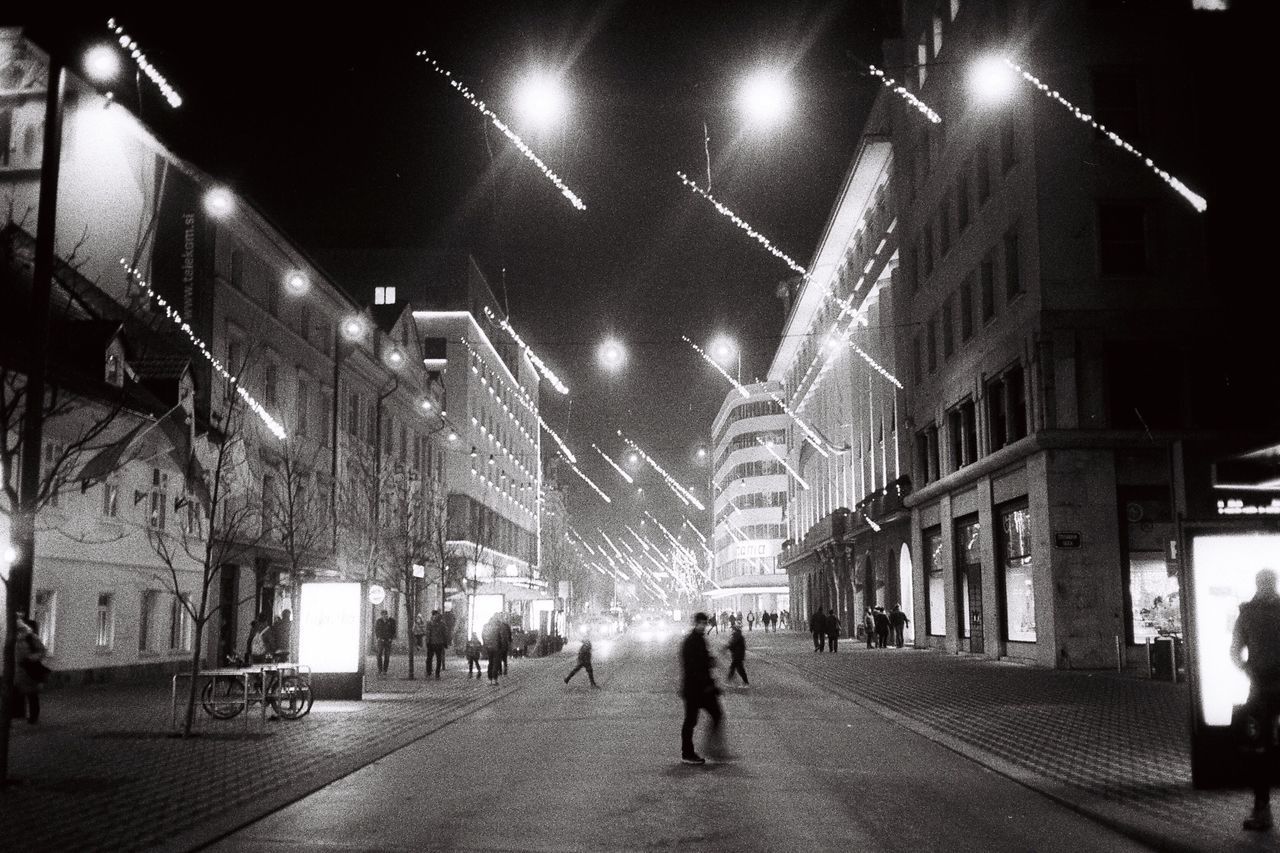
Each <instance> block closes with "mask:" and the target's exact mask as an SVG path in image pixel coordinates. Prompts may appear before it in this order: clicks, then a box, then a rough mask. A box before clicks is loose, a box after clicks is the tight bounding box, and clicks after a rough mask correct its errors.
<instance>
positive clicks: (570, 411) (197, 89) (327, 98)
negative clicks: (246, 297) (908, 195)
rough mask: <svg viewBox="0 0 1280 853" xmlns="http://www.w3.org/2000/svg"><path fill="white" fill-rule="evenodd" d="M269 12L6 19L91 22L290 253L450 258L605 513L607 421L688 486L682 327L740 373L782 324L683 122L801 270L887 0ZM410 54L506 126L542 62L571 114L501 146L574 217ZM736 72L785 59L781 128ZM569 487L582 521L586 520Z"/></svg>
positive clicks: (155, 119)
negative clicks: (697, 185) (754, 119)
mask: <svg viewBox="0 0 1280 853" xmlns="http://www.w3.org/2000/svg"><path fill="white" fill-rule="evenodd" d="M269 5H274V4H266V3H260V4H257V5H236V4H203V5H197V6H190V7H181V6H166V7H164V9H165V11H164V12H163V13H160V12H157V11H148V10H147V7H145V6H138V7H137V8H136V10H135V9H132V8H131V7H130V6H128V5H124V6H121V5H119V4H113V5H111V6H110V7H108V6H107V5H102V6H101V7H98V4H95V3H85V4H76V7H77V8H76V9H75V11H73V12H60V16H59V19H58V20H57V21H56V22H55V23H52V24H51V23H50V22H48V21H41V22H23V21H10V23H29V24H30V25H31V27H32V30H31V32H32V34H33V36H34V37H35V38H36V39H37V41H39V42H40V43H41V44H42V45H44V46H46V47H47V48H49V49H53V50H61V51H67V52H68V55H71V52H72V51H76V50H77V48H79V47H82V46H83V45H85V44H86V43H88V41H89V40H91V39H97V38H100V37H105V36H106V35H107V31H106V26H105V22H106V19H107V17H108V16H109V15H115V16H116V17H117V18H118V19H119V20H120V22H121V23H122V24H123V25H124V27H125V29H126V30H127V31H128V32H129V33H130V34H131V35H133V36H134V37H135V38H136V39H137V40H138V41H139V43H140V44H141V45H142V47H143V50H144V51H145V52H146V53H147V55H148V57H149V58H150V59H151V60H152V62H153V63H154V64H155V65H156V66H157V68H159V69H160V70H161V71H162V72H163V73H164V74H165V75H166V76H167V77H168V78H169V80H170V81H171V83H172V84H173V85H174V86H175V88H176V89H177V90H178V91H179V92H180V93H181V94H182V95H183V97H184V98H185V101H186V103H185V104H184V105H183V107H182V108H181V109H180V110H177V111H171V110H169V109H168V107H167V105H165V104H164V102H163V101H162V100H161V99H160V98H159V96H158V94H157V92H156V90H155V89H154V87H152V86H151V85H150V83H148V82H147V81H145V80H144V81H143V82H142V92H141V100H140V101H139V93H138V92H137V91H136V89H135V88H133V87H132V86H129V87H126V88H123V89H121V90H120V91H119V92H118V97H119V99H120V100H121V102H122V103H125V104H126V105H128V106H129V107H130V108H131V109H133V110H135V111H138V110H139V108H140V111H141V114H142V117H143V119H144V120H145V121H147V122H148V123H149V124H150V125H151V126H152V127H153V128H154V129H155V130H156V131H157V133H158V135H159V136H160V137H161V138H162V139H163V140H164V141H165V142H166V143H167V144H169V145H170V146H171V147H173V148H174V149H175V150H176V151H177V152H178V153H180V154H182V155H183V156H186V157H188V158H189V159H191V160H192V161H194V162H195V163H197V164H198V165H199V166H201V167H202V168H203V169H205V170H206V171H208V172H210V173H211V174H213V175H215V176H217V177H219V178H222V179H224V180H226V181H227V182H228V183H229V184H231V185H232V186H233V187H234V188H235V189H236V190H237V192H239V193H241V194H243V195H245V196H247V197H248V198H250V199H251V200H252V201H253V202H254V203H255V205H256V206H257V207H259V208H260V209H261V210H262V211H263V212H264V213H265V214H266V215H268V216H269V217H270V218H271V219H272V220H274V221H275V222H276V223H277V224H278V225H280V226H281V227H282V228H283V230H284V231H285V232H286V233H287V234H289V235H290V236H291V237H292V239H293V240H294V241H295V242H297V243H298V244H299V245H301V246H302V247H303V248H304V250H309V251H311V252H312V253H317V254H318V253H322V252H323V251H325V250H329V249H335V248H376V247H384V246H385V247H421V248H442V247H451V248H457V249H459V250H464V251H467V252H470V253H471V254H473V255H474V256H475V257H476V259H477V260H478V262H479V263H480V265H481V267H482V268H483V269H484V270H485V271H486V274H487V275H488V277H489V279H490V283H491V284H492V286H493V289H494V291H495V293H496V294H497V296H498V298H499V299H503V298H506V299H507V300H509V305H510V314H511V317H512V321H513V323H514V324H515V326H516V328H517V329H518V330H520V331H521V332H522V334H523V335H524V337H525V338H526V340H528V341H529V342H530V344H531V345H532V346H533V347H534V349H535V350H536V351H537V352H538V353H539V354H541V355H542V356H543V358H544V359H546V361H547V362H548V363H549V364H551V365H552V367H553V368H554V369H555V370H556V371H557V373H558V374H559V375H560V376H561V378H562V379H563V380H564V381H565V382H566V384H568V385H569V387H570V389H571V395H570V399H569V400H566V399H565V398H562V397H560V396H559V395H557V394H555V393H554V391H552V390H551V389H550V388H549V386H547V385H545V384H544V386H543V387H544V393H543V401H544V403H543V412H544V416H545V417H546V418H547V420H548V421H549V422H550V423H551V424H552V425H553V426H554V427H555V428H556V429H557V430H558V431H559V432H560V433H561V435H562V436H563V437H564V438H565V439H566V440H567V441H568V442H569V444H570V446H571V447H573V448H574V450H575V452H576V453H577V455H578V457H579V460H580V461H581V462H583V463H584V465H583V467H584V470H585V471H586V472H587V473H588V475H589V476H591V477H592V478H593V479H594V480H595V481H596V482H597V483H599V484H600V485H601V486H602V487H604V488H605V490H606V491H608V492H610V493H611V494H613V495H614V496H615V499H617V504H616V506H615V507H614V508H611V510H610V512H612V513H615V514H616V517H617V518H618V519H623V518H627V519H628V520H629V516H631V515H632V514H633V513H635V512H636V502H635V500H634V498H632V497H630V496H628V492H626V491H624V490H623V484H622V482H621V480H620V479H619V478H618V477H617V475H616V474H614V473H613V472H612V470H611V469H609V468H608V466H607V465H606V464H605V463H604V462H603V460H601V459H599V457H598V456H596V455H595V454H594V452H593V451H592V450H591V449H590V444H591V442H592V441H596V442H598V443H599V444H600V445H601V446H602V447H604V448H605V450H606V451H607V452H609V453H611V455H614V456H615V457H620V456H621V455H622V453H623V451H622V448H621V445H620V443H619V441H618V439H617V437H616V434H615V430H617V429H619V428H621V429H623V430H624V431H625V432H627V433H628V434H629V435H630V436H632V437H634V438H635V439H636V440H637V441H639V442H640V443H641V445H642V446H643V447H645V448H646V449H647V450H648V451H649V452H650V453H651V454H653V455H654V456H655V457H657V458H658V459H659V461H660V462H662V463H663V464H664V465H666V466H667V467H668V468H669V469H670V470H672V471H673V473H677V476H680V477H681V479H683V480H684V481H685V482H686V483H697V482H704V481H705V471H700V470H699V469H698V468H697V467H696V465H694V464H693V459H694V450H695V448H696V447H697V446H698V445H699V444H700V443H705V442H706V441H707V440H708V437H707V432H708V431H709V428H710V423H711V419H712V418H713V417H714V415H715V412H716V410H717V409H718V408H719V406H720V404H721V402H722V401H723V399H724V395H725V393H726V391H728V390H729V389H728V386H727V385H726V384H725V383H724V381H723V379H721V378H720V377H719V376H718V375H716V374H715V373H713V372H712V371H711V370H710V368H709V367H707V366H706V365H705V364H703V363H702V362H701V361H700V359H699V358H698V357H697V356H696V354H695V353H694V352H693V351H692V350H691V349H690V348H689V347H688V345H687V344H685V343H683V342H682V341H681V340H680V336H681V334H687V335H689V336H690V337H691V338H693V339H695V340H698V341H700V342H704V343H705V341H707V340H708V339H709V338H710V337H711V336H712V334H713V333H715V332H724V333H727V334H730V335H732V336H733V337H735V338H736V339H737V340H738V341H739V342H740V343H741V344H742V350H743V373H744V377H743V378H744V381H745V380H747V379H748V378H749V377H752V376H755V375H760V374H763V373H764V372H765V371H766V370H767V367H768V362H769V358H770V356H771V354H772V351H773V349H774V347H775V345H776V343H777V336H778V334H779V333H780V330H781V324H782V319H783V317H782V306H781V303H780V302H779V300H778V299H777V298H776V296H775V295H774V292H775V288H776V286H777V283H778V282H779V281H780V280H782V279H784V278H786V277H787V276H788V275H789V274H790V273H789V271H788V269H787V268H786V266H785V265H783V264H782V263H781V262H780V261H778V260H777V259H775V258H774V257H772V256H771V255H769V254H768V253H766V252H765V251H764V250H763V249H762V248H760V247H759V246H758V245H756V244H755V243H754V242H752V241H751V240H750V238H748V237H747V236H746V235H745V234H744V233H743V232H742V231H740V230H738V229H737V228H735V227H734V226H733V225H732V224H731V223H730V222H729V221H728V220H727V219H725V218H723V217H721V216H720V215H719V214H718V213H716V212H715V210H714V208H712V207H711V206H710V205H709V204H708V203H707V202H705V201H703V200H701V199H698V198H697V197H695V196H693V195H692V194H691V193H690V192H689V191H688V190H687V189H685V188H684V187H682V186H681V185H680V183H679V180H678V179H677V178H676V175H675V173H676V171H677V170H683V171H686V172H688V173H689V174H690V175H693V176H695V177H696V178H697V179H698V180H699V182H703V181H705V176H706V163H705V159H704V153H703V132H702V131H703V123H704V122H705V123H706V125H707V127H708V130H709V133H710V137H711V158H712V190H713V192H714V193H715V195H716V196H717V197H719V198H720V199H721V200H722V201H723V202H724V203H726V204H728V205H729V206H730V207H732V208H733V209H734V210H736V211H737V212H738V213H739V215H741V216H742V217H743V218H744V219H746V220H747V221H748V222H751V223H752V224H753V225H754V226H755V227H756V228H758V229H759V230H760V231H761V232H763V233H764V234H766V235H768V236H769V237H770V239H772V240H773V241H774V242H775V243H776V244H777V245H778V246H779V247H780V248H782V249H783V250H784V251H785V252H787V253H788V254H790V255H791V256H792V257H794V258H795V259H796V260H797V261H799V262H800V263H802V264H803V263H807V262H808V260H809V256H810V254H811V253H812V252H813V250H814V248H815V246H816V242H817V240H818V239H819V237H820V232H821V229H822V227H823V225H824V224H825V221H826V217H827V214H828V212H829V210H830V207H831V205H832V203H833V202H834V199H835V194H836V191H837V190H838V188H839V184H840V181H841V180H842V178H843V176H844V173H845V171H846V169H847V168H848V164H849V160H850V158H851V156H852V153H853V145H854V143H855V140H856V138H857V135H858V133H859V131H860V129H861V124H862V120H863V117H864V115H865V111H866V109H867V107H868V106H869V104H870V102H871V98H872V96H873V94H874V92H875V86H876V85H877V84H876V83H875V82H873V81H872V80H871V79H870V78H868V77H867V76H866V75H865V74H864V73H863V71H864V70H865V62H867V61H873V62H878V61H879V56H880V42H881V39H883V38H885V37H887V36H889V35H891V34H892V32H891V30H892V28H893V26H894V24H895V15H896V12H895V11H894V3H893V2H892V0H849V2H844V3H804V2H787V3H781V2H767V3H743V2H735V3H696V2H685V3H651V2H643V3H641V2H637V3H630V4H627V3H611V4H586V3H579V4H545V3H532V2H476V3H470V4H464V3H458V4H443V3H430V4H417V5H418V6H419V7H421V8H420V10H418V11H412V12H409V11H404V10H403V9H401V8H399V7H398V6H392V5H390V4H387V5H380V4H368V5H365V6H359V7H357V6H354V5H352V6H348V7H347V11H346V12H345V13H336V14H330V13H326V12H321V11H320V8H321V7H320V5H319V4H306V5H302V4H298V5H297V6H296V8H294V9H293V11H291V12H284V11H279V10H275V9H272V10H270V11H264V10H266V9H267V7H268V6H269ZM154 8H155V7H153V9H154ZM177 9H186V10H189V11H191V12H192V14H189V15H186V16H183V15H180V14H178V13H176V12H175V11H174V10H177ZM418 50H426V51H428V52H429V53H431V54H432V55H433V56H434V57H436V58H438V60H439V61H440V63H441V64H442V65H444V66H445V67H447V68H450V69H452V71H453V72H454V74H455V76H457V77H458V78H459V79H460V80H461V81H462V82H464V83H467V84H468V85H469V86H470V87H471V88H472V89H473V90H475V91H476V92H477V93H478V94H479V95H480V96H481V97H483V98H485V99H486V100H487V101H488V103H489V104H490V106H491V107H492V108H493V109H495V111H497V112H498V113H499V115H501V116H503V117H504V119H506V120H507V121H508V122H509V123H511V124H512V125H513V127H516V129H517V130H520V129H521V128H520V127H519V125H518V122H517V116H516V114H515V112H514V110H513V109H512V108H511V107H510V106H509V103H510V101H509V98H510V92H511V89H512V86H513V85H514V83H515V81H516V80H517V79H519V77H520V76H521V75H522V74H523V73H524V72H525V70H526V69H530V68H550V69H559V70H562V71H563V73H564V77H565V80H566V82H567V83H568V85H569V86H571V88H572V90H573V105H572V111H571V113H570V115H569V116H568V117H567V119H566V120H565V121H564V123H563V126H562V127H560V128H559V129H557V130H555V131H552V132H550V133H545V132H544V133H541V134H539V133H529V134H527V135H525V140H526V142H528V143H529V145H530V146H531V147H532V148H533V149H534V151H536V152H537V153H538V154H539V155H540V156H541V157H542V159H543V160H545V161H546V162H547V164H548V165H549V166H550V167H551V168H552V169H554V170H555V171H556V172H557V173H558V174H559V175H560V176H561V177H562V178H563V179H564V180H565V182H566V183H567V184H568V185H569V187H570V188H571V189H573V190H574V191H575V192H576V193H577V194H578V195H579V196H581V197H582V199H583V200H584V201H585V202H586V204H587V210H586V211H585V212H579V211H577V210H575V209H573V208H572V207H571V206H570V204H569V203H568V202H567V201H566V200H565V199H564V198H563V197H562V196H561V195H560V194H559V192H558V191H557V190H556V189H555V187H554V186H552V184H551V183H550V182H549V181H547V180H546V178H545V177H544V176H543V175H542V174H541V173H540V172H539V171H538V170H537V169H536V167H534V165H533V164H531V163H529V162H528V161H527V160H526V159H525V158H524V157H523V156H522V155H521V154H520V153H519V152H518V151H517V150H516V149H515V148H514V146H513V145H511V144H510V143H509V142H508V141H507V140H506V139H505V138H504V137H503V136H502V135H501V134H500V133H499V132H498V131H497V130H496V129H495V128H493V127H492V126H488V125H487V122H486V120H485V119H484V118H483V117H482V116H481V115H480V114H479V113H478V112H477V111H475V110H474V109H473V108H472V107H471V106H470V105H468V104H467V103H466V102H465V101H464V100H463V99H462V98H461V97H460V96H459V95H458V94H457V93H455V92H454V91H453V90H452V89H450V88H449V86H448V85H447V83H446V82H445V81H444V80H443V79H442V78H441V77H440V76H438V75H436V74H435V73H433V72H432V71H430V69H429V68H428V67H427V66H426V65H425V64H424V63H423V62H422V60H420V59H418V58H416V57H415V56H414V54H415V52H416V51H418ZM760 65H772V66H779V65H780V66H783V67H786V68H789V69H790V78H791V79H792V81H793V83H794V85H795V88H796V91H797V93H798V96H799V100H798V103H797V105H796V109H795V112H794V114H793V115H792V117H791V119H790V120H789V121H788V123H787V124H786V125H785V126H784V127H782V128H780V129H777V130H774V131H772V132H770V133H767V134H763V133H759V132H756V131H750V132H748V131H746V130H744V127H743V125H742V123H741V120H740V118H739V116H738V114H737V110H736V109H735V108H734V106H733V103H732V98H733V94H734V90H735V85H736V82H737V81H738V79H739V78H740V77H741V76H742V75H743V74H744V73H745V72H746V71H748V70H750V69H752V68H754V67H757V66H760ZM486 127H487V130H486ZM504 268H505V271H506V273H505V292H504V276H503V273H502V270H503V269H504ZM609 334H614V335H616V336H617V337H618V338H620V339H621V340H623V341H624V342H625V344H626V345H627V347H628V350H629V355H630V358H629V361H628V363H627V365H626V366H625V368H624V369H623V370H622V371H620V372H618V373H617V374H614V375H612V376H611V375H609V374H607V373H605V372H604V371H602V370H601V369H600V368H599V367H598V366H597V364H596V359H595V349H596V346H597V345H598V343H599V342H600V341H601V340H602V339H603V338H604V337H605V336H607V335H609ZM567 479H569V480H570V481H571V482H572V483H574V484H575V485H573V487H572V488H573V491H572V495H573V507H574V511H575V514H576V515H577V516H578V523H579V524H580V527H581V528H583V532H584V533H585V532H587V531H588V530H590V529H592V528H594V527H595V526H596V523H597V522H598V521H599V522H602V521H603V518H604V516H601V515H599V513H603V512H604V506H603V504H602V503H601V502H600V501H599V499H598V498H596V497H595V495H594V494H593V493H592V492H591V491H590V490H589V489H588V488H587V487H586V486H585V485H584V484H582V483H581V482H580V481H578V480H577V478H576V477H573V476H572V474H569V476H568V478H567ZM643 482H644V484H645V492H646V493H647V494H646V498H645V500H646V502H647V503H648V506H649V507H650V509H651V510H652V511H654V512H655V513H656V514H658V515H659V517H664V518H665V519H666V520H668V522H669V523H674V524H678V520H677V519H678V518H679V516H678V514H677V513H676V512H675V510H676V507H677V506H678V502H677V501H676V499H675V497H674V496H673V495H671V493H670V492H669V491H667V490H666V488H665V487H663V486H662V485H661V483H660V481H659V480H658V479H657V477H656V475H650V476H649V477H648V478H647V479H646V480H645V481H643ZM662 510H666V511H665V512H664V511H662Z"/></svg>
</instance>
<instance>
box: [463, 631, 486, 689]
mask: <svg viewBox="0 0 1280 853" xmlns="http://www.w3.org/2000/svg"><path fill="white" fill-rule="evenodd" d="M463 651H464V652H466V655H467V680H468V681H470V680H471V672H472V670H474V671H475V674H476V680H477V681H479V680H480V653H481V652H482V651H484V643H482V642H480V638H479V637H478V636H477V635H476V632H475V631H472V632H471V639H470V640H467V644H466V646H465V647H464V648H463Z"/></svg>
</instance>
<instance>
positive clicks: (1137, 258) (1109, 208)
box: [1098, 203, 1147, 276]
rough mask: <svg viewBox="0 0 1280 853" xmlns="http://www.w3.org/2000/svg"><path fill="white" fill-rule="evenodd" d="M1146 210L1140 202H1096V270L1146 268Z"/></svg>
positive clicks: (1111, 271)
mask: <svg viewBox="0 0 1280 853" xmlns="http://www.w3.org/2000/svg"><path fill="white" fill-rule="evenodd" d="M1146 231H1147V222H1146V211H1145V210H1143V208H1142V205H1140V204H1117V203H1103V204H1100V205H1098V270H1099V272H1101V273H1102V275H1120V276H1123V275H1142V274H1143V273H1144V272H1146V271H1147V240H1146Z"/></svg>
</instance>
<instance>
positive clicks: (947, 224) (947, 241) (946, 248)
mask: <svg viewBox="0 0 1280 853" xmlns="http://www.w3.org/2000/svg"><path fill="white" fill-rule="evenodd" d="M938 240H939V242H940V243H941V245H940V246H939V255H940V256H945V255H946V254H947V252H950V251H951V193H946V194H945V195H943V196H942V207H941V208H940V209H939V210H938Z"/></svg>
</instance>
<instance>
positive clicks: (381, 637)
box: [373, 610, 396, 675]
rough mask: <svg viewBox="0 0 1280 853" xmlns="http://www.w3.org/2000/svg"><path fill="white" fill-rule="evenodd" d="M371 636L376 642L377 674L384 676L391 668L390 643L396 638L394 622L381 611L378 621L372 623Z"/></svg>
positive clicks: (385, 612)
mask: <svg viewBox="0 0 1280 853" xmlns="http://www.w3.org/2000/svg"><path fill="white" fill-rule="evenodd" d="M373 636H374V639H376V640H377V641H378V673H379V674H380V675H386V674H387V670H388V669H390V668H391V641H392V640H394V639H395V638H396V620H394V619H392V618H391V617H390V616H388V615H387V611H385V610H384V611H382V615H381V616H379V617H378V621H376V622H374V623H373Z"/></svg>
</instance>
